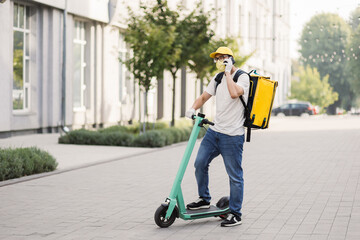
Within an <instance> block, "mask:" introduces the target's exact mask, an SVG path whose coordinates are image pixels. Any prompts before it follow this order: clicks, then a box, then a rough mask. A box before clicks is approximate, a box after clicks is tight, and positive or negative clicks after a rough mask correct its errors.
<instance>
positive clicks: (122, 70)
mask: <svg viewBox="0 0 360 240" xmlns="http://www.w3.org/2000/svg"><path fill="white" fill-rule="evenodd" d="M118 51H119V102H122V100H123V93H124V85H125V80H126V66H125V64H124V61H126V60H127V49H126V42H125V39H124V35H123V34H122V33H119V45H118Z"/></svg>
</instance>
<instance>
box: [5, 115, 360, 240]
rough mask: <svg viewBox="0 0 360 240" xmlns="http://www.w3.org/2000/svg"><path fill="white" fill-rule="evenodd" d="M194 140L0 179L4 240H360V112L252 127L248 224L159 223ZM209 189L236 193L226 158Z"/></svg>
mask: <svg viewBox="0 0 360 240" xmlns="http://www.w3.org/2000/svg"><path fill="white" fill-rule="evenodd" d="M199 143H200V141H198V142H197V144H196V146H195V148H194V152H193V154H192V157H191V160H190V163H189V166H188V168H187V171H186V174H185V177H184V180H183V183H182V190H183V194H184V199H185V202H186V203H187V202H190V201H194V200H196V199H197V197H198V196H197V187H196V181H195V176H194V167H193V163H194V159H195V156H196V152H197V149H198V147H199ZM39 147H41V146H39ZM185 147H186V145H185V144H184V143H181V144H177V145H174V146H171V147H166V148H163V149H157V150H156V151H151V152H149V153H144V154H142V155H135V156H133V157H128V158H122V159H119V160H118V161H111V162H107V163H104V164H98V165H95V166H90V167H86V168H81V169H76V170H73V171H68V172H63V173H60V174H56V175H51V176H47V177H43V178H39V179H34V180H31V181H26V182H21V183H17V184H12V185H8V186H3V187H0V239H4V240H5V239H6V240H9V239H94V240H100V239H134V240H135V239H156V240H158V239H194V240H195V239H206V240H209V239H216V240H219V239H261V240H262V239H354V240H355V239H360V182H359V177H360V117H355V116H353V117H350V116H349V117H348V116H345V117H338V116H336V117H322V116H315V117H309V118H297V117H289V118H273V119H272V120H271V121H270V129H268V130H256V131H253V132H252V139H251V142H250V143H245V145H244V156H243V168H244V179H245V193H244V194H245V195H244V204H243V220H242V221H243V224H242V225H240V226H236V227H233V228H222V227H220V222H221V221H220V219H218V218H214V217H212V218H205V219H201V220H191V221H184V220H182V219H176V221H175V223H174V224H173V225H172V226H170V227H169V228H166V229H161V228H159V227H157V225H156V224H155V222H154V219H153V215H154V212H155V210H156V209H157V207H158V206H159V205H160V204H161V203H162V202H164V200H165V198H166V197H167V196H168V194H169V193H170V190H171V186H172V184H173V180H174V178H175V175H176V171H177V167H178V166H179V163H180V160H181V157H182V154H183V152H184V150H185ZM94 148H96V147H94ZM84 154H85V153H84ZM74 156H75V155H74ZM210 191H211V194H212V197H213V199H212V201H213V204H215V203H216V202H217V200H218V199H220V198H221V197H222V196H226V195H228V193H229V183H228V177H227V174H226V172H225V168H224V164H223V162H222V158H221V157H218V158H216V159H214V160H213V162H212V164H211V166H210Z"/></svg>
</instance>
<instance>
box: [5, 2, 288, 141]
mask: <svg viewBox="0 0 360 240" xmlns="http://www.w3.org/2000/svg"><path fill="white" fill-rule="evenodd" d="M179 3H180V4H183V6H185V7H187V8H189V9H191V8H193V7H194V6H195V4H194V1H190V0H188V1H186V0H182V1H175V0H170V1H169V5H170V7H172V8H176V6H177V4H179ZM139 5H140V1H132V2H130V3H126V4H125V3H124V1H120V0H91V1H90V0H77V1H68V0H52V1H49V0H28V1H21V0H7V1H5V3H3V4H0V20H1V23H2V24H1V28H0V34H1V36H2V37H1V38H0V39H1V40H0V43H1V44H0V52H1V54H0V63H1V66H2V67H1V68H0V76H1V80H0V86H1V88H0V96H1V100H2V101H0V108H1V112H2V114H1V115H0V137H8V136H12V135H16V134H23V133H34V132H45V133H46V132H57V131H58V130H59V127H60V126H63V125H66V126H69V127H71V128H80V127H85V128H98V127H104V126H108V125H114V124H127V123H129V122H132V121H138V120H144V114H143V112H144V111H143V110H144V109H143V108H144V106H143V104H142V103H143V98H144V95H143V93H142V91H141V89H140V88H139V87H138V85H137V83H136V81H135V80H134V79H133V77H132V76H131V74H130V72H129V71H127V69H126V67H125V65H124V64H123V63H122V61H119V59H120V60H123V61H124V60H126V59H128V58H129V56H131V51H130V49H129V48H128V46H127V45H126V43H125V41H124V32H125V31H126V18H127V16H128V13H127V7H130V8H131V9H133V10H134V11H139ZM202 7H203V8H204V9H205V10H210V9H211V8H215V9H216V21H215V22H214V23H213V26H212V27H213V28H214V30H215V32H216V34H217V35H218V36H224V37H225V36H232V37H236V38H238V37H239V39H241V52H242V53H243V54H249V53H252V52H254V54H253V56H252V58H251V59H250V60H249V61H248V62H247V63H246V65H245V66H243V69H244V70H250V69H257V70H258V72H260V73H261V74H264V75H267V76H270V77H271V78H272V79H275V80H277V81H279V88H278V92H277V94H276V99H275V104H279V103H281V102H283V101H284V100H286V96H287V92H288V90H289V84H290V74H291V73H290V67H291V66H290V65H291V61H290V53H289V35H290V34H289V31H290V26H289V1H288V0H258V1H250V0H226V1H224V0H203V2H202ZM239 42H240V41H239ZM154 81H155V82H156V87H155V88H154V89H152V90H151V91H150V92H149V95H148V99H147V102H148V113H149V117H148V121H155V120H158V119H162V120H165V121H169V120H170V119H171V107H172V104H171V102H172V87H173V86H172V78H171V75H170V73H167V72H165V73H164V77H163V79H158V80H157V81H156V79H154ZM176 84H177V86H176V89H177V92H176V100H175V116H176V118H180V117H182V116H184V113H185V111H186V109H187V108H189V107H191V104H192V102H193V101H194V100H195V98H196V97H198V96H199V95H200V89H201V87H200V83H199V82H198V81H196V79H195V77H194V74H193V73H191V72H190V71H189V69H186V68H183V69H182V70H181V71H179V73H178V79H177V81H176ZM211 101H212V102H211ZM211 101H210V104H206V107H205V108H204V112H205V113H206V114H207V116H209V117H210V118H211V117H213V116H214V113H215V109H214V105H215V104H212V103H214V101H215V100H214V99H212V100H211Z"/></svg>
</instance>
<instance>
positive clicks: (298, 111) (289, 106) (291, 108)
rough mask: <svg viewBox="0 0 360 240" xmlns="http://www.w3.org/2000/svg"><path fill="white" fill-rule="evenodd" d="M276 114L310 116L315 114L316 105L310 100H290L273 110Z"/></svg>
mask: <svg viewBox="0 0 360 240" xmlns="http://www.w3.org/2000/svg"><path fill="white" fill-rule="evenodd" d="M272 114H273V115H275V116H309V115H315V114H316V111H315V107H314V106H312V105H311V103H309V102H288V103H285V104H283V105H281V106H279V107H277V108H274V109H273V110H272Z"/></svg>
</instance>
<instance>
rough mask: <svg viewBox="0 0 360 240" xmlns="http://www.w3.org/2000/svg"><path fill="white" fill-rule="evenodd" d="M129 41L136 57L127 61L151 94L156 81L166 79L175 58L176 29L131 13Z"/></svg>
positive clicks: (139, 81) (126, 38)
mask: <svg viewBox="0 0 360 240" xmlns="http://www.w3.org/2000/svg"><path fill="white" fill-rule="evenodd" d="M129 12H130V18H129V23H128V29H127V31H126V33H125V41H126V42H127V43H128V44H129V47H130V48H131V49H132V50H133V55H132V57H131V58H130V59H129V60H127V61H126V62H125V64H126V66H127V68H128V69H129V70H130V71H131V73H132V74H133V75H134V78H135V79H136V80H137V81H138V83H139V85H140V86H141V87H143V90H144V91H145V92H148V91H149V90H150V88H151V87H152V81H151V80H152V79H153V78H154V77H155V78H159V77H161V76H162V74H163V71H164V68H165V66H166V65H167V63H168V61H169V60H170V58H171V57H172V55H171V54H169V53H170V52H171V51H172V47H173V46H172V45H173V43H174V40H175V27H174V26H171V25H169V26H164V25H162V26H158V25H156V24H155V23H153V22H150V21H148V19H147V17H148V16H142V17H141V16H138V15H135V14H134V13H133V12H132V11H131V10H129Z"/></svg>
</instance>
